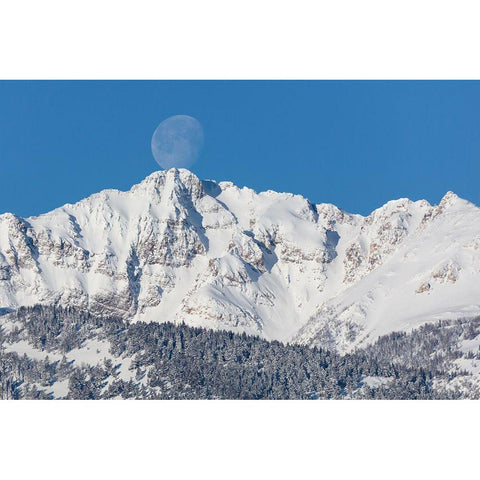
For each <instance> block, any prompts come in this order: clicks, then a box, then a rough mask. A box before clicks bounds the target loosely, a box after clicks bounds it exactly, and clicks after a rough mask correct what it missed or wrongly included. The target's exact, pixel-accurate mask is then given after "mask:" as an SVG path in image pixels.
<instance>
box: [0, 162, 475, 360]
mask: <svg viewBox="0 0 480 480" xmlns="http://www.w3.org/2000/svg"><path fill="white" fill-rule="evenodd" d="M35 304H44V305H58V306H61V307H75V308H77V309H85V310H88V311H89V312H91V313H92V314H93V315H97V316H98V315H100V316H115V317H117V318H123V319H128V320H130V321H132V322H135V321H137V320H143V321H146V322H148V321H162V322H167V321H170V322H175V323H179V322H185V323H186V324H188V325H192V326H201V327H206V328H213V329H227V330H233V331H236V332H246V333H248V334H254V335H260V336H262V337H264V338H266V339H268V340H273V339H276V340H281V341H291V342H297V343H301V344H304V345H308V346H321V347H324V348H328V349H331V350H336V351H338V352H340V353H344V352H347V351H351V350H352V349H353V348H354V347H359V346H363V345H366V344H367V343H371V342H373V341H375V340H376V339H377V338H378V337H379V336H381V335H385V334H388V333H390V332H392V331H402V330H404V331H410V330H412V329H413V328H415V327H418V326H420V325H421V324H425V323H428V322H432V321H436V320H438V319H442V320H448V319H456V318H469V317H473V316H476V315H478V314H480V209H479V208H478V207H476V206H475V205H473V204H472V203H470V202H468V201H465V200H462V199H460V198H458V197H457V196H456V195H455V194H453V193H451V192H449V193H447V194H446V195H445V197H444V198H443V199H442V200H441V202H440V204H439V205H434V206H432V205H430V204H429V203H428V202H427V201H425V200H421V201H417V202H412V201H410V200H408V199H399V200H394V201H391V202H388V203H387V204H385V205H384V206H382V207H381V208H379V209H377V210H375V211H374V212H372V213H371V214H370V215H368V216H367V217H363V216H361V215H352V214H349V213H347V212H344V211H342V210H340V209H338V208H337V207H335V206H333V205H329V204H319V205H314V204H312V203H310V202H309V201H308V200H307V199H305V198H303V197H302V196H300V195H292V194H288V193H276V192H273V191H267V192H262V193H256V192H254V191H253V190H251V189H249V188H238V187H236V186H235V185H233V184H232V183H230V182H220V183H216V182H214V181H210V180H208V181H201V180H199V179H198V178H197V177H196V176H195V175H194V174H193V173H191V172H190V171H188V170H184V169H171V170H168V171H159V172H155V173H153V174H151V175H150V176H148V177H147V178H146V179H145V180H144V181H143V182H141V183H140V184H138V185H135V186H134V187H132V189H131V190H130V191H128V192H121V191H117V190H105V191H102V192H100V193H98V194H95V195H92V196H90V197H88V198H86V199H84V200H82V201H80V202H78V203H76V204H74V205H70V204H67V205H65V206H63V207H61V208H58V209H56V210H53V211H52V212H49V213H46V214H44V215H40V216H38V217H31V218H26V219H24V218H20V217H18V216H15V215H12V214H10V213H5V214H3V215H0V309H1V310H2V311H3V312H8V311H10V310H15V309H16V308H18V307H19V306H31V305H35Z"/></svg>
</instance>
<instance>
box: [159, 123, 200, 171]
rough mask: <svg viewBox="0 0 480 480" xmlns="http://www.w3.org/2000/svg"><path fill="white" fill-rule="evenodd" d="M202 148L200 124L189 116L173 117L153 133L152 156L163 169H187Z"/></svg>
mask: <svg viewBox="0 0 480 480" xmlns="http://www.w3.org/2000/svg"><path fill="white" fill-rule="evenodd" d="M202 148H203V128H202V124H201V123H200V122H199V121H198V120H197V119H196V118H194V117H190V116H189V115H174V116H173V117H169V118H167V119H166V120H164V121H163V122H161V123H160V124H159V125H158V127H157V128H156V130H155V132H153V136H152V154H153V157H154V158H155V160H156V161H157V163H158V164H159V165H160V166H161V167H162V168H163V169H165V170H166V169H168V168H172V167H176V168H189V167H190V166H191V165H193V164H194V163H195V161H196V160H197V158H198V156H199V155H200V152H201V150H202Z"/></svg>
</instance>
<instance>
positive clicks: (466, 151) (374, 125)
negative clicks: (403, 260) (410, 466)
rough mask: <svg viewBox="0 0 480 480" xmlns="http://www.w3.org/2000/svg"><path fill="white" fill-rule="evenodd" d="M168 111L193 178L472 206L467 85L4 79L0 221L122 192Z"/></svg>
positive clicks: (479, 93)
mask: <svg viewBox="0 0 480 480" xmlns="http://www.w3.org/2000/svg"><path fill="white" fill-rule="evenodd" d="M176 114H186V115H191V116H194V117H196V118H197V119H198V120H199V121H200V122H201V123H202V125H203V128H204V133H205V148H204V150H203V153H202V156H201V157H200V159H199V160H198V161H197V163H196V164H195V165H193V167H192V168H191V170H192V171H194V172H195V173H196V174H197V175H198V176H199V177H200V178H212V179H215V180H219V181H220V180H230V181H233V182H234V183H235V184H237V185H239V186H243V185H247V186H249V187H251V188H254V189H255V190H257V191H260V190H267V189H272V190H277V191H287V192H293V193H299V194H302V195H304V196H306V197H307V198H309V199H310V200H311V201H312V202H315V203H320V202H330V203H334V204H336V205H338V206H339V207H341V208H344V209H346V210H347V211H350V212H354V213H362V214H368V213H369V212H370V211H372V210H373V209H375V208H377V207H379V206H380V205H382V204H383V203H385V202H386V201H388V200H391V199H394V198H399V197H409V198H411V199H414V200H417V199H420V198H426V199H427V200H429V201H430V202H433V203H438V201H439V200H440V199H441V197H442V196H443V194H444V193H445V192H446V191H447V190H453V191H455V192H456V193H457V194H459V195H460V196H462V197H464V198H467V199H469V200H471V201H473V202H475V203H477V204H480V188H479V186H478V183H479V181H478V180H479V179H480V82H477V81H475V82H473V81H470V82H458V81H442V82H438V81H399V82H392V81H358V82H357V81H251V82H250V81H198V82H195V81H155V82H147V81H84V82H71V81H65V82H64V81H46V82H40V81H38V82H37V81H20V82H8V81H3V82H0V167H1V178H2V181H1V188H0V213H3V212H5V211H11V212H14V213H16V214H19V215H24V216H28V215H36V214H39V213H42V212H45V211H48V210H50V209H53V208H55V207H57V206H60V205H62V204H64V203H67V202H70V203H72V202H75V201H78V200H80V199H81V198H84V197H85V196H88V195H89V194H91V193H94V192H97V191H99V190H102V189H104V188H119V189H128V188H130V186H131V185H133V184H134V183H137V182H139V181H141V180H142V179H143V178H144V177H145V176H146V175H148V174H149V173H151V172H153V171H155V170H156V169H158V165H157V163H156V162H155V161H154V159H153V157H152V154H151V151H150V140H151V136H152V133H153V131H154V130H155V128H156V126H157V125H158V123H159V122H161V121H162V120H164V119H165V118H167V117H169V116H171V115H176Z"/></svg>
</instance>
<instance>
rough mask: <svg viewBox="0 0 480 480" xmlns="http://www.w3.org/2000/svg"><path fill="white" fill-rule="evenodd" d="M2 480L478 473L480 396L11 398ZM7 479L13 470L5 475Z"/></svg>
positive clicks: (5, 411) (4, 408)
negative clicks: (416, 398) (441, 398)
mask: <svg viewBox="0 0 480 480" xmlns="http://www.w3.org/2000/svg"><path fill="white" fill-rule="evenodd" d="M0 409H1V412H2V435H1V436H0V452H1V456H2V478H39V479H44V478H45V479H47V478H57V477H59V478H69V479H85V478H112V479H117V478H120V479H123V478H128V479H132V478H150V477H152V476H153V477H154V478H175V479H176V478H195V479H197V478H200V479H201V478H206V479H216V478H218V479H220V478H221V479H225V478H228V479H242V480H243V479H246V478H254V479H256V478H266V479H276V478H291V479H297V478H299V479H303V478H311V476H313V478H334V479H337V478H339V479H343V478H345V479H357V478H360V479H361V478H369V479H371V478H374V479H377V478H378V479H393V480H394V479H409V478H412V479H417V478H418V479H420V478H428V479H430V478H432V479H433V478H434V479H442V478H450V479H451V478H469V473H474V472H476V470H477V442H476V441H475V440H476V437H477V432H478V431H479V427H480V419H479V415H478V403H477V402H469V401H457V402H454V401H452V402H444V401H418V402H412V401H410V402H409V401H403V402H402V401H378V400H377V401H351V402H348V401H311V402H310V401H299V402H294V401H256V402H255V401H190V402H188V401H186V402H182V401H163V402H159V401H143V402H141V401H137V402H135V401H130V402H129V401H103V402H102V401H97V402H89V401H76V402H68V401H58V402H48V401H30V402H27V401H24V402H14V401H5V402H2V403H1V404H0ZM5 475H7V476H5Z"/></svg>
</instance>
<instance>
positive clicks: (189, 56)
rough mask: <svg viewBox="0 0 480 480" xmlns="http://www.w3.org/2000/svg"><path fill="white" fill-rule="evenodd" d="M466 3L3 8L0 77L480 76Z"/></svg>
mask: <svg viewBox="0 0 480 480" xmlns="http://www.w3.org/2000/svg"><path fill="white" fill-rule="evenodd" d="M479 10H480V7H479V6H478V2H477V1H472V0H456V1H455V2H452V1H445V0H402V1H393V2H392V1H387V0H362V1H359V0H336V1H324V0H317V1H307V0H296V1H295V2H286V1H281V0H276V1H272V0H262V1H261V0H242V1H241V2H226V1H224V0H202V1H198V0H195V1H194V0H175V1H169V2H167V1H161V0H155V1H152V0H150V1H147V0H136V1H135V2H132V1H121V0H115V1H112V0H103V1H99V0H83V1H81V2H65V1H64V0H43V1H41V2H39V1H32V0H23V1H17V2H8V3H7V2H2V7H1V10H0V49H1V59H0V78H4V79H5V78H11V79H18V78H25V79H42V78H46V79H52V78H56V79H92V78H97V79H98V78H99V79H106V78H108V79H110V78H112V79H126V78H128V79H131V78H133V79H205V78H206V79H251V78H254V79H271V78H282V79H318V78H325V79H339V78H340V79H349V78H356V79H365V78H368V79H370V78H395V79H412V78H436V79H446V78H462V79H478V78H480V66H479V63H480V62H478V61H477V57H478V45H479V44H480V42H479V40H480V39H479V37H480V34H479V28H478V19H479V17H480V15H479Z"/></svg>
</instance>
